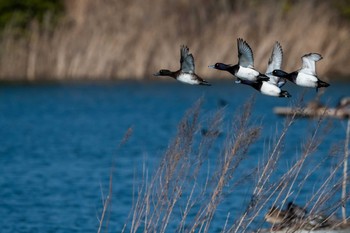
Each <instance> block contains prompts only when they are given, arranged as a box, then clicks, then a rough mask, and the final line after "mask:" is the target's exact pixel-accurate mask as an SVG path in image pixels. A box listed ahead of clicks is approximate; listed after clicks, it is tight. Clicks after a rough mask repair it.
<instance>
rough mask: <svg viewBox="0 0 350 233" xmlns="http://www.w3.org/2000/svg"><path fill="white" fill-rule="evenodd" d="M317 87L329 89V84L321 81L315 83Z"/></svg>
mask: <svg viewBox="0 0 350 233" xmlns="http://www.w3.org/2000/svg"><path fill="white" fill-rule="evenodd" d="M317 87H329V83H326V82H323V81H321V80H318V81H317Z"/></svg>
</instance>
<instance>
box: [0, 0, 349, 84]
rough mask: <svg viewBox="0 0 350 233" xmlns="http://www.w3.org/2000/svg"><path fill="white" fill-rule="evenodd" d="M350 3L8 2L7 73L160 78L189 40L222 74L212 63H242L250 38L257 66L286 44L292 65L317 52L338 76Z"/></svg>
mask: <svg viewBox="0 0 350 233" xmlns="http://www.w3.org/2000/svg"><path fill="white" fill-rule="evenodd" d="M29 9H30V10H29ZM349 9H350V4H349V2H348V1H340V0H337V1H320V0H313V1H307V2H304V1H288V0H284V1H274V0H269V1H264V2H259V1H253V0H250V1H243V0H237V1H229V0H221V1H215V0H209V1H205V2H203V1H199V0H194V1H161V2H158V1H155V0H146V1H143V2H142V4H140V2H139V1H136V0H131V1H113V0H105V1H94V0H61V1H59V0H56V1H45V0H40V1H26V2H22V3H16V2H14V1H3V3H1V4H0V27H1V35H0V79H1V80H11V81H19V80H22V81H23V80H39V81H40V80H43V79H54V80H71V79H74V80H77V79H99V80H101V79H104V80H105V79H128V78H134V79H155V77H153V75H152V74H153V73H154V72H155V71H157V70H159V69H160V68H161V67H169V68H170V69H172V70H174V69H177V68H178V62H177V61H176V59H177V58H178V53H179V48H180V45H182V44H186V45H188V46H189V47H190V48H191V52H192V53H193V54H194V55H195V59H196V72H197V73H198V74H199V75H200V76H201V77H203V78H205V79H207V78H209V79H216V78H222V77H227V76H226V75H225V74H222V73H220V72H219V73H218V72H215V71H213V70H211V69H208V65H210V64H213V62H215V61H220V62H225V63H232V64H235V62H236V61H237V48H236V41H235V40H236V38H238V37H243V38H245V39H246V40H247V41H249V42H250V45H251V47H252V49H253V51H254V60H255V66H256V68H257V69H258V70H262V71H264V70H265V67H266V64H267V61H268V58H269V56H270V53H271V47H272V46H273V44H274V43H275V41H279V42H280V43H281V45H282V47H283V50H284V61H283V64H282V69H283V70H287V71H293V70H295V69H298V68H299V67H300V57H301V56H302V55H303V54H307V53H311V52H315V53H320V54H322V56H323V57H324V59H323V60H322V61H321V62H320V63H319V65H318V73H319V75H320V77H321V78H323V79H324V80H326V81H328V80H329V79H330V78H331V79H332V80H334V78H338V79H339V78H340V77H346V76H349V75H350V70H349V69H348V68H347V67H349V65H350V64H349V63H350V60H349V59H348V58H349V51H350V43H349V41H350V20H349V13H348V12H349ZM28 12H30V13H28ZM345 79H346V78H345Z"/></svg>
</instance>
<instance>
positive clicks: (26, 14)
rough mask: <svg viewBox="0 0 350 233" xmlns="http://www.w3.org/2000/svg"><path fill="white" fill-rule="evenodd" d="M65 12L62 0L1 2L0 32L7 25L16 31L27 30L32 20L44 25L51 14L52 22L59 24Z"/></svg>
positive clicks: (6, 0) (7, 0)
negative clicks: (59, 19)
mask: <svg viewBox="0 0 350 233" xmlns="http://www.w3.org/2000/svg"><path fill="white" fill-rule="evenodd" d="M63 10H64V3H63V1H62V0H1V1H0V30H2V29H4V28H5V27H6V26H7V25H11V27H12V28H15V29H19V30H21V29H25V28H27V27H28V25H29V24H30V22H31V21H32V20H36V21H38V22H39V24H42V23H43V22H44V20H45V16H46V15H48V12H49V13H50V16H51V19H50V22H57V19H58V17H59V16H60V15H61V14H62V12H63Z"/></svg>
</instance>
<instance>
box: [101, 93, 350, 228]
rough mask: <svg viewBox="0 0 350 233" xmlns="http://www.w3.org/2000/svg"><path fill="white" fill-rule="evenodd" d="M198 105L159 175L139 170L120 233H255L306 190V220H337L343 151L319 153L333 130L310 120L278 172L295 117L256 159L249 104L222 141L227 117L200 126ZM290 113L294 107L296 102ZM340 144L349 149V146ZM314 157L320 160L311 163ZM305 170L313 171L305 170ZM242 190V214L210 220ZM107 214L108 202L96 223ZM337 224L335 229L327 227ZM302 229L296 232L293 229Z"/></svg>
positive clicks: (255, 127)
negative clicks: (316, 178)
mask: <svg viewBox="0 0 350 233" xmlns="http://www.w3.org/2000/svg"><path fill="white" fill-rule="evenodd" d="M201 104H202V101H198V102H197V103H196V104H195V106H194V107H193V108H191V109H189V110H188V112H187V113H186V115H185V116H184V118H183V119H182V121H181V122H180V123H179V126H178V132H177V135H176V136H175V138H174V139H173V140H172V141H171V142H170V144H169V147H168V149H167V151H166V152H165V153H164V156H163V158H162V160H161V162H160V163H159V166H158V168H156V169H155V171H149V170H148V168H147V167H144V171H143V177H142V178H141V179H142V182H141V185H140V186H137V187H135V197H134V202H133V207H132V210H131V211H130V215H129V218H128V220H127V221H126V223H125V226H124V228H123V230H122V232H213V230H214V226H216V228H215V232H218V231H220V232H253V231H254V232H262V230H263V229H264V228H266V224H265V223H264V219H263V218H262V216H264V214H266V212H267V211H268V209H269V208H270V207H271V206H279V208H283V207H284V206H286V205H287V202H289V201H294V200H296V199H297V198H298V197H299V195H301V193H302V192H303V190H304V189H305V186H306V185H311V186H314V189H313V191H312V193H309V194H308V195H307V196H308V197H309V199H308V200H307V201H306V202H305V203H302V206H303V207H304V208H306V209H307V210H308V212H309V214H310V215H316V214H325V215H327V216H330V217H334V216H335V215H338V216H340V212H341V208H342V207H345V206H346V203H347V202H348V200H349V197H350V196H349V194H348V193H346V194H345V195H342V196H340V193H341V189H342V185H343V184H344V183H343V180H342V179H339V177H340V176H341V175H339V174H341V171H342V168H343V167H342V166H343V164H344V156H343V155H344V153H347V151H346V150H347V148H348V147H347V146H346V147H345V151H343V150H342V149H340V148H343V147H342V145H332V146H331V145H330V146H329V151H328V152H326V151H322V152H320V151H319V145H320V144H322V142H323V141H324V139H325V137H326V136H327V135H328V133H329V131H330V130H331V128H332V122H327V121H326V120H325V119H323V118H322V117H321V118H319V119H317V120H315V122H314V124H311V125H312V126H310V130H309V132H310V134H309V135H305V138H304V140H303V144H302V145H301V147H300V149H299V150H298V151H297V152H298V155H297V156H296V157H295V158H293V159H291V160H290V161H289V166H288V167H287V168H286V169H284V170H283V171H281V170H280V169H278V167H279V165H278V163H279V161H280V158H281V156H282V155H283V154H284V153H285V151H284V148H285V143H286V142H285V138H286V135H287V133H288V131H289V130H290V129H291V127H293V124H294V123H295V122H296V120H297V119H296V117H295V115H294V116H292V117H289V118H286V119H285V121H284V126H283V127H282V128H281V129H280V130H276V135H275V136H274V137H273V138H270V139H269V140H267V141H266V149H265V150H264V151H263V152H261V153H259V154H256V152H255V154H254V156H252V155H251V152H250V150H251V148H252V147H253V146H254V144H256V143H261V142H258V140H260V132H261V130H262V129H263V127H262V125H261V124H260V123H259V121H257V120H255V121H254V120H252V119H251V111H252V106H253V105H254V99H250V100H249V101H247V103H246V104H245V105H243V106H241V107H239V108H237V110H236V112H235V113H234V114H233V118H232V124H231V125H230V126H229V128H228V129H227V130H226V131H225V139H224V140H219V137H220V135H221V134H220V132H221V131H222V130H223V128H224V126H223V122H224V121H223V119H224V115H227V113H226V110H225V108H222V109H219V110H217V111H216V112H215V113H213V114H211V115H210V117H206V118H205V120H204V119H203V117H202V113H201ZM295 105H297V106H298V107H300V106H301V105H302V101H301V100H300V101H298V102H297V103H295ZM203 126H208V128H207V130H206V132H205V134H203V133H200V132H201V128H202V127H203ZM216 143H221V144H220V148H221V151H220V153H218V154H217V155H216V156H215V158H211V156H209V154H210V153H212V148H213V146H214V144H216ZM341 143H343V142H341ZM345 143H346V144H345V145H348V143H349V142H348V141H345ZM315 153H322V154H324V156H322V159H320V160H316V161H313V160H312V157H313V155H314V154H315ZM252 157H253V158H255V159H256V165H255V166H254V167H252V168H251V169H250V170H249V171H245V170H244V169H246V168H244V165H242V164H244V163H245V161H246V160H247V159H252ZM330 158H331V161H332V163H333V164H334V165H333V166H332V169H331V170H330V171H328V172H326V171H323V173H324V176H323V177H320V179H322V180H321V185H316V184H312V183H311V184H310V177H311V176H313V175H314V174H315V173H317V171H318V172H319V169H322V168H321V167H322V166H323V165H324V164H325V163H327V162H329V161H330V160H329V159H330ZM312 161H313V162H312ZM311 162H312V166H310V165H309V163H311ZM250 164H254V163H251V162H250ZM242 169H243V170H242ZM326 173H327V174H326ZM344 179H345V183H348V182H349V180H348V178H347V177H345V178H344ZM242 187H249V190H250V191H249V193H247V194H246V199H247V200H245V203H244V205H245V208H244V209H242V210H241V211H238V212H239V213H230V212H229V213H227V216H226V219H222V216H221V219H218V218H215V215H216V213H217V211H218V208H219V207H220V205H221V204H222V203H223V202H224V201H225V199H226V198H228V197H232V196H233V197H234V195H236V194H237V195H238V193H239V191H240V190H239V189H241V188H242ZM110 195H112V193H110V194H109V196H110ZM299 204H300V203H299ZM107 209H108V199H107V200H106V202H105V205H104V208H103V214H102V216H104V215H105V214H104V213H105V212H106V211H107ZM345 217H346V216H345ZM101 219H103V218H101ZM345 220H346V219H344V222H345ZM218 222H219V224H218ZM100 223H101V225H100V227H101V226H103V221H101V222H100ZM341 224H342V223H341V221H339V224H338V225H335V226H333V227H335V228H336V227H339V225H341ZM105 225H108V224H105ZM218 225H219V226H220V229H219V230H218V228H217V226H218ZM270 227H273V226H270ZM303 227H304V226H303V225H300V229H303ZM295 230H297V229H293V232H294V231H295Z"/></svg>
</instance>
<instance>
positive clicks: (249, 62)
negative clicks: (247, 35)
mask: <svg viewBox="0 0 350 233" xmlns="http://www.w3.org/2000/svg"><path fill="white" fill-rule="evenodd" d="M237 47H238V64H236V65H234V66H231V65H226V64H224V63H216V64H215V65H210V66H209V67H210V68H214V69H217V70H225V71H227V72H230V73H231V74H233V75H234V76H236V77H237V78H238V80H246V81H250V82H256V81H258V80H262V81H268V80H269V77H267V76H266V75H264V74H261V73H260V72H259V71H257V70H255V69H254V57H253V51H252V49H251V48H250V46H249V44H248V43H247V42H246V41H244V40H243V39H242V38H238V39H237Z"/></svg>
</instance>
